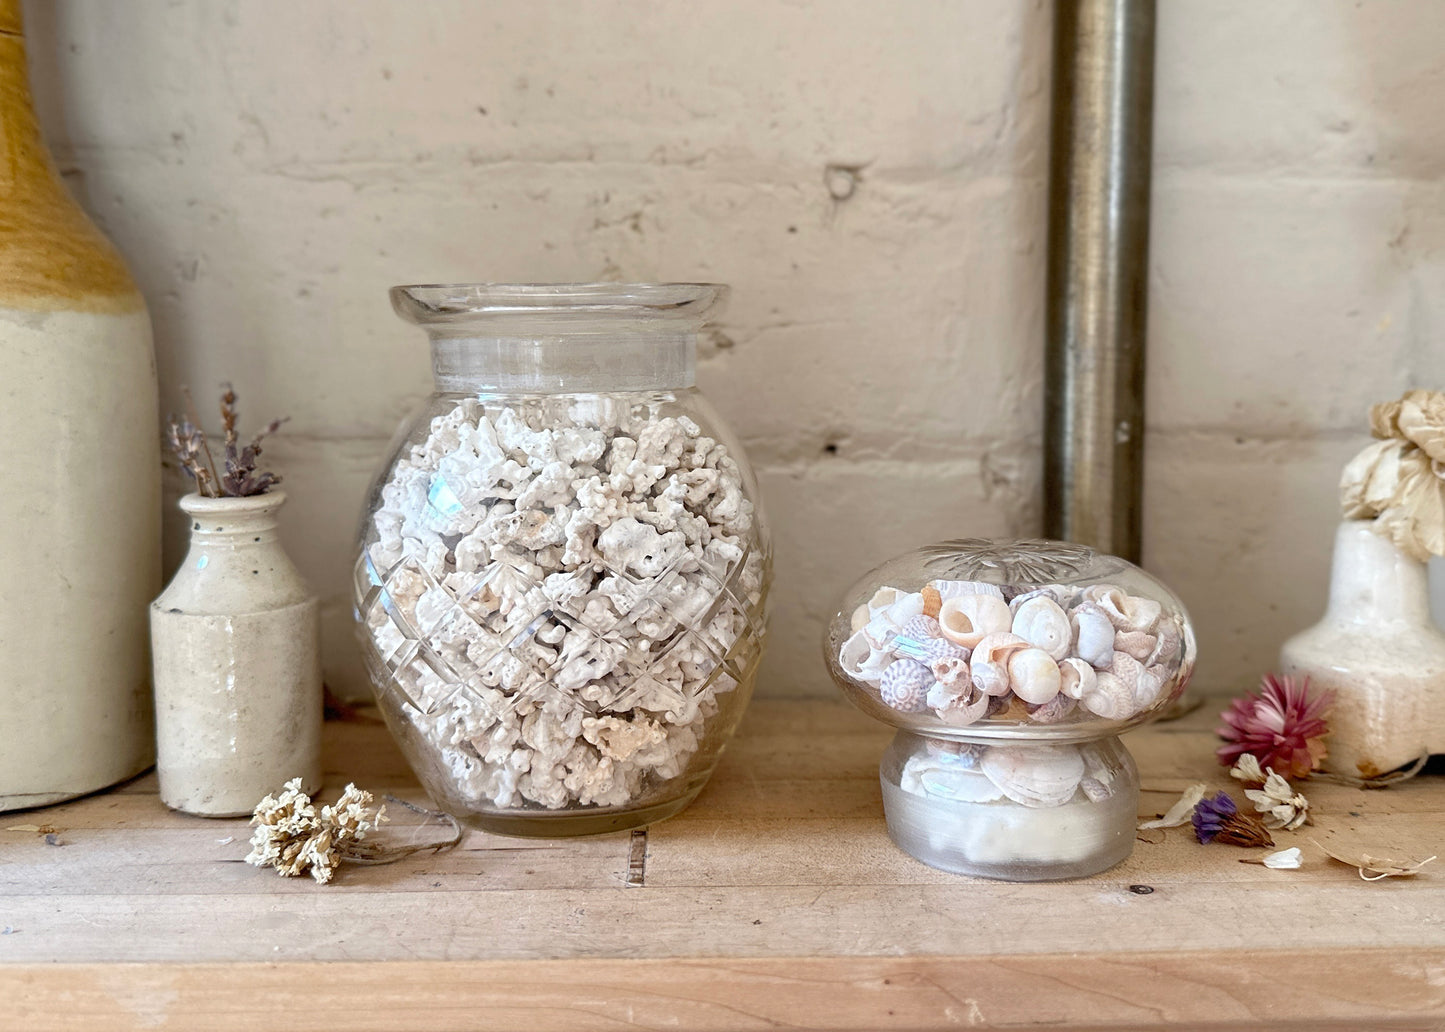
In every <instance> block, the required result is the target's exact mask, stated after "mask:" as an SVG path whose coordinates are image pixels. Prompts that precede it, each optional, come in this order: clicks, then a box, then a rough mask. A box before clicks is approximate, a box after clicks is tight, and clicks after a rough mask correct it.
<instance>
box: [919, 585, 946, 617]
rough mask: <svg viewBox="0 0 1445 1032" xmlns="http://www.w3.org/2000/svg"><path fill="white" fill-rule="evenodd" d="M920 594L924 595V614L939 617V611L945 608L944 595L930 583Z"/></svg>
mask: <svg viewBox="0 0 1445 1032" xmlns="http://www.w3.org/2000/svg"><path fill="white" fill-rule="evenodd" d="M919 594H920V595H922V596H923V615H924V616H931V617H933V618H934V619H935V620H936V619H938V611H939V610H940V609H942V608H943V596H942V595H940V594H939V593H938V589H937V588H935V587H934V586H933V585H932V584H929V585H927V586H925V587H924V589H923V590H922V591H920V592H919Z"/></svg>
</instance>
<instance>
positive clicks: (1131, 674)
mask: <svg viewBox="0 0 1445 1032" xmlns="http://www.w3.org/2000/svg"><path fill="white" fill-rule="evenodd" d="M1109 673H1111V674H1113V675H1114V676H1115V677H1117V678H1118V679H1119V680H1121V681H1123V682H1124V683H1125V684H1126V685H1128V687H1129V691H1131V692H1133V691H1135V690H1136V689H1137V688H1138V685H1139V678H1141V677H1143V676H1144V664H1143V663H1140V662H1139V661H1138V660H1137V659H1135V658H1134V657H1133V656H1131V655H1129V653H1127V652H1116V653H1114V659H1113V661H1112V662H1111V663H1110V664H1109Z"/></svg>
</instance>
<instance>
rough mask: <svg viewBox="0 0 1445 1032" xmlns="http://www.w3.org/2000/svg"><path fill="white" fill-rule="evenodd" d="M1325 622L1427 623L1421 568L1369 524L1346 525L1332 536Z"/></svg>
mask: <svg viewBox="0 0 1445 1032" xmlns="http://www.w3.org/2000/svg"><path fill="white" fill-rule="evenodd" d="M1329 618H1330V619H1332V620H1336V621H1342V622H1345V623H1372V624H1380V623H1402V624H1427V623H1429V621H1430V591H1429V585H1428V582H1427V578H1426V571H1425V564H1424V563H1421V562H1418V561H1417V560H1414V559H1411V558H1410V557H1409V556H1408V555H1406V554H1405V553H1404V552H1401V551H1400V550H1399V549H1398V548H1396V547H1395V546H1394V544H1392V543H1391V542H1390V540H1389V539H1388V538H1386V537H1384V536H1382V535H1380V534H1377V533H1375V530H1374V528H1373V527H1372V526H1371V521H1370V520H1346V521H1345V522H1344V523H1342V524H1340V529H1339V531H1338V532H1337V533H1336V535H1335V555H1334V561H1333V564H1332V567H1331V570H1330V604H1329Z"/></svg>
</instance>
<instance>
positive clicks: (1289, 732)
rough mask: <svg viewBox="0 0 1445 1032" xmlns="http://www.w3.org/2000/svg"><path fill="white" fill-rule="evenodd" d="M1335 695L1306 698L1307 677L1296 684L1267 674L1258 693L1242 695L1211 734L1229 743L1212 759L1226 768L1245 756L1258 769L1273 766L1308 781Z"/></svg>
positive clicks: (1316, 764) (1320, 758)
mask: <svg viewBox="0 0 1445 1032" xmlns="http://www.w3.org/2000/svg"><path fill="white" fill-rule="evenodd" d="M1334 701H1335V696H1334V693H1333V692H1323V693H1320V694H1318V695H1316V696H1314V697H1313V698H1311V696H1310V689H1309V678H1307V677H1306V678H1304V679H1303V680H1301V681H1300V682H1299V683H1296V682H1295V680H1294V679H1293V678H1291V677H1288V676H1281V677H1276V676H1275V675H1274V674H1265V676H1264V680H1263V682H1262V683H1261V684H1260V689H1259V692H1258V694H1256V693H1253V692H1246V693H1245V696H1244V698H1242V699H1235V700H1234V701H1233V702H1231V703H1230V704H1229V709H1227V710H1225V711H1224V713H1223V714H1221V717H1222V718H1223V720H1224V724H1223V725H1222V726H1220V727H1219V728H1218V729H1217V730H1216V731H1215V733H1216V734H1218V735H1219V737H1220V738H1223V739H1224V740H1225V742H1226V743H1227V744H1225V745H1221V746H1220V747H1219V749H1218V750H1217V753H1216V755H1218V757H1219V762H1220V763H1222V764H1224V765H1225V766H1226V767H1230V766H1233V765H1234V761H1235V760H1237V759H1238V758H1239V757H1240V756H1243V755H1244V754H1246V753H1248V754H1250V755H1251V756H1253V757H1254V758H1255V759H1257V760H1258V761H1259V764H1260V766H1261V767H1273V768H1274V769H1275V770H1278V771H1280V772H1282V773H1283V774H1284V775H1285V776H1286V777H1291V778H1304V777H1308V776H1309V774H1310V771H1313V770H1318V769H1319V766H1320V764H1321V763H1323V762H1324V758H1325V742H1324V739H1325V736H1326V735H1328V734H1329V730H1330V728H1329V724H1328V723H1327V722H1326V720H1325V718H1326V716H1328V714H1329V708H1330V706H1331V705H1333V704H1334Z"/></svg>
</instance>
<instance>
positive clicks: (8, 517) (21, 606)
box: [0, 0, 161, 811]
mask: <svg viewBox="0 0 1445 1032" xmlns="http://www.w3.org/2000/svg"><path fill="white" fill-rule="evenodd" d="M0 144H3V147H4V153H5V156H6V160H5V161H4V162H3V163H0V211H3V213H4V214H3V218H0V570H3V571H4V574H5V583H6V590H5V591H4V592H3V593H0V656H3V657H4V660H3V663H0V811H4V810H15V809H23V808H27V807H33V806H43V805H46V804H48V803H55V802H59V801H61V800H63V799H70V798H73V797H75V796H78V795H84V794H85V793H87V792H94V791H95V790H97V789H100V788H104V787H106V786H107V785H111V784H114V783H115V782H117V781H121V780H123V779H125V778H128V777H131V776H133V775H135V774H138V773H140V772H141V771H142V770H144V769H145V768H146V767H148V766H150V763H151V759H152V757H153V755H154V753H153V751H152V750H153V744H154V736H153V734H152V727H151V698H150V662H149V656H148V651H147V642H146V604H147V603H148V602H149V601H150V600H151V599H152V598H153V597H155V593H156V591H157V590H158V589H159V588H160V574H161V566H160V560H161V557H160V435H159V434H158V432H157V427H156V375H155V358H154V354H153V352H152V348H151V330H150V319H149V317H148V316H147V314H146V309H145V302H144V301H143V300H142V299H141V296H140V294H139V293H138V292H137V291H136V288H135V284H134V283H133V282H132V281H131V279H130V276H129V274H128V273H127V272H126V268H125V265H124V264H123V263H122V262H121V259H120V256H119V255H118V254H116V252H115V249H114V248H112V247H111V246H110V244H109V243H107V241H106V240H105V239H104V238H103V237H102V236H101V235H100V234H99V233H98V232H96V230H95V227H94V226H92V225H91V224H90V222H89V221H88V220H87V219H86V217H85V215H84V214H83V213H82V212H81V210H80V209H79V208H78V207H76V206H75V203H74V202H73V201H72V200H71V199H70V197H69V195H68V194H67V193H66V191H65V188H64V187H63V186H62V185H61V183H60V179H59V177H58V176H57V175H56V173H55V169H54V166H53V164H52V163H51V161H50V156H49V153H48V152H47V151H46V149H45V145H44V143H43V142H42V141H41V138H40V130H39V127H38V125H37V124H36V120H35V112H34V110H33V108H32V105H31V102H30V92H29V88H28V85H27V81H26V67H25V42H24V37H23V36H22V35H21V25H20V6H19V4H18V3H16V2H15V0H0Z"/></svg>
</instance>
